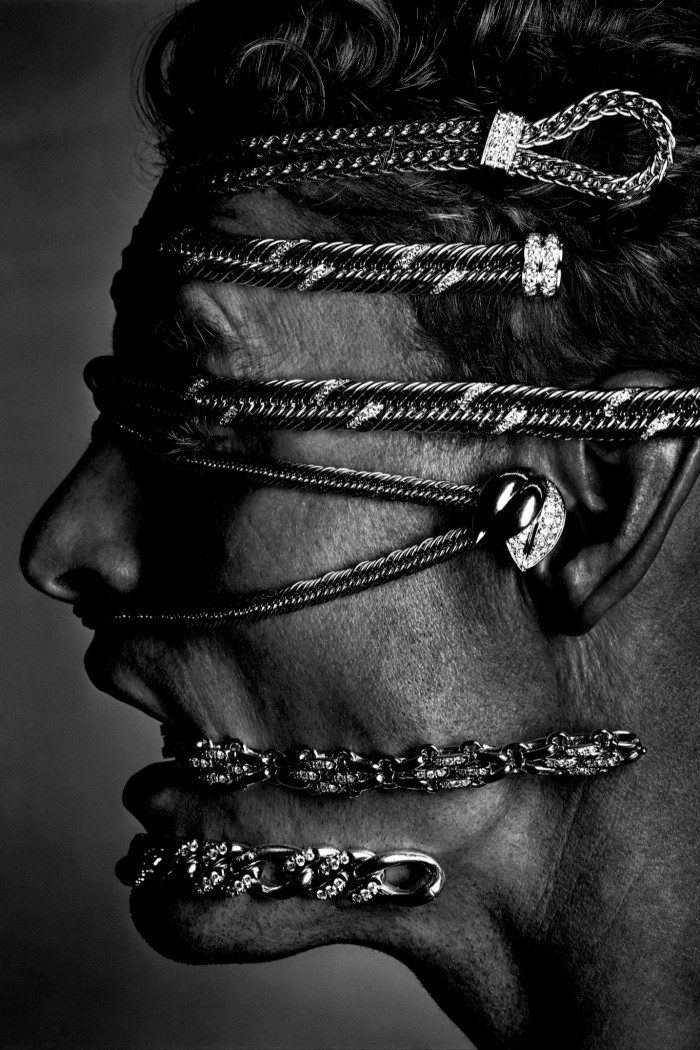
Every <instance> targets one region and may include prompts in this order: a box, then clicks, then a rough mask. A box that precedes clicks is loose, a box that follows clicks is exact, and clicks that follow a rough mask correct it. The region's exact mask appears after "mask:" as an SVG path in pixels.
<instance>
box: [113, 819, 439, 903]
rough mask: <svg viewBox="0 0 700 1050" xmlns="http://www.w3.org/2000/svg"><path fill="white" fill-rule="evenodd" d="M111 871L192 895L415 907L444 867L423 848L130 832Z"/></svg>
mask: <svg viewBox="0 0 700 1050" xmlns="http://www.w3.org/2000/svg"><path fill="white" fill-rule="evenodd" d="M118 873H119V876H120V878H121V879H122V881H123V882H124V883H126V884H127V885H130V886H134V887H142V886H149V885H150V886H153V885H164V884H165V885H170V886H171V887H173V888H175V889H177V890H180V891H185V892H188V893H190V894H191V895H195V896H217V897H240V896H242V895H244V894H250V895H251V896H253V897H263V898H268V899H275V900H288V899H290V898H292V897H300V896H305V897H312V898H314V899H315V900H319V901H334V900H339V899H341V898H342V899H345V900H348V901H349V902H351V903H352V904H365V903H367V902H369V901H371V900H374V899H375V898H379V899H382V898H384V899H389V900H391V901H392V902H393V903H397V904H403V905H409V906H415V905H420V904H426V903H429V902H430V901H431V900H434V899H435V897H437V895H438V894H439V893H440V891H441V889H442V886H443V883H444V873H443V871H442V868H441V867H440V865H439V864H438V863H437V862H436V861H435V860H434V859H433V858H432V857H429V856H428V855H427V854H424V853H416V852H397V853H385V854H375V853H372V852H371V851H370V850H359V849H358V850H353V849H347V850H345V849H336V848H334V847H332V846H309V847H302V848H300V849H299V848H296V847H294V846H286V845H283V846H276V845H270V846H255V847H250V846H246V845H242V844H240V843H236V842H225V841H215V840H204V841H199V840H198V839H191V840H189V841H186V842H183V841H181V840H179V839H170V838H165V837H162V838H158V837H155V836H150V835H137V836H136V838H135V839H134V841H133V842H132V845H131V849H130V851H129V855H128V856H127V857H126V858H125V859H124V860H123V861H121V862H120V865H119V868H118Z"/></svg>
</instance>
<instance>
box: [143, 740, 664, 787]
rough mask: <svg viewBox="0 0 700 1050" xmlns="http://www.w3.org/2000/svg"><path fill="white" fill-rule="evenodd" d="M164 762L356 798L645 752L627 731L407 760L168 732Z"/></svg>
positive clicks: (590, 766) (243, 783) (475, 747)
mask: <svg viewBox="0 0 700 1050" xmlns="http://www.w3.org/2000/svg"><path fill="white" fill-rule="evenodd" d="M163 736H164V747H163V755H164V757H165V758H175V759H177V761H178V762H179V763H180V764H181V765H182V766H184V767H185V768H186V769H188V770H190V771H191V772H192V774H193V775H194V776H195V777H196V778H197V779H198V780H199V781H201V782H202V783H204V784H208V785H212V786H222V787H234V788H245V787H249V786H250V785H252V784H258V783H262V782H263V781H267V782H269V783H271V784H277V785H279V786H280V787H286V788H292V789H295V790H298V791H306V792H307V793H309V794H313V795H346V796H351V797H353V796H356V795H359V794H360V793H361V792H363V791H370V790H377V789H381V790H389V791H391V790H396V789H398V788H403V789H404V790H408V791H449V790H453V789H455V788H466V787H483V786H484V785H485V784H492V783H494V782H495V781H496V780H501V779H502V778H503V777H505V776H510V775H515V774H518V773H529V774H530V775H533V776H552V775H554V776H556V775H562V774H564V775H568V776H597V775H598V774H601V773H607V772H609V771H610V770H612V769H616V768H617V767H618V766H622V765H625V764H627V763H629V762H634V761H635V760H636V759H638V758H640V757H641V756H642V755H643V754H645V752H646V748H644V747H642V744H641V743H640V741H639V738H638V737H637V736H636V735H635V734H634V733H631V732H629V731H627V730H618V731H616V732H614V733H611V732H609V731H608V730H607V729H601V730H600V731H599V732H596V733H579V734H573V735H572V734H567V733H552V734H550V735H549V736H546V737H541V738H539V739H537V740H531V741H526V742H523V741H520V742H517V743H513V744H506V745H505V746H504V747H489V746H487V745H485V744H480V743H479V742H478V741H476V740H468V741H465V742H464V743H463V744H460V745H457V746H452V747H435V746H434V745H432V744H429V745H426V746H424V747H421V748H419V749H418V750H416V751H414V752H412V753H411V754H408V755H405V756H395V755H376V756H371V757H370V756H366V755H359V754H356V753H355V752H354V751H349V750H347V749H345V748H342V749H339V750H336V751H317V750H315V749H314V748H311V747H304V748H299V749H297V750H293V751H278V750H275V749H270V750H267V751H257V750H255V749H254V748H251V747H248V746H247V745H246V744H244V743H243V742H242V741H240V740H233V741H230V742H228V743H213V742H212V741H211V740H197V741H185V740H183V739H182V738H181V737H179V736H177V735H176V734H174V733H173V732H172V731H171V730H169V729H167V728H166V727H163Z"/></svg>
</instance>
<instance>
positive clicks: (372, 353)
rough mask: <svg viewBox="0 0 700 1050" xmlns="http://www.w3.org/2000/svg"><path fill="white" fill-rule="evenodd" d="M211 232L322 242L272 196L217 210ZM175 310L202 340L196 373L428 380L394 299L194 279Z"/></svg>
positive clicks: (412, 326)
mask: <svg viewBox="0 0 700 1050" xmlns="http://www.w3.org/2000/svg"><path fill="white" fill-rule="evenodd" d="M209 228H210V229H213V230H220V231H223V232H226V233H230V234H244V235H246V236H253V237H281V238H295V237H305V236H306V237H309V236H311V237H314V239H320V238H319V236H318V233H316V235H315V236H314V235H313V234H311V232H310V229H309V220H308V217H306V216H305V214H304V212H303V211H302V210H301V209H300V208H298V207H296V206H295V205H294V204H292V203H291V202H290V201H288V200H286V199H285V198H283V197H281V196H280V195H279V194H277V193H276V192H274V191H266V192H262V193H251V194H244V195H241V197H239V198H236V199H234V200H233V202H231V203H227V204H223V205H221V206H220V207H219V208H217V210H216V211H215V212H214V213H213V214H212V215H211V217H210V219H209ZM321 236H323V235H321ZM324 239H328V240H331V239H336V240H337V239H338V238H337V237H332V236H326V237H325V238H324ZM174 310H175V312H176V314H177V315H178V316H179V317H180V318H181V320H182V321H183V322H184V324H185V326H186V327H187V328H188V330H190V331H192V332H197V333H199V338H198V342H199V343H200V345H199V347H198V348H197V349H198V351H199V355H200V366H203V367H205V368H206V369H207V370H209V371H212V372H215V373H217V374H228V375H232V376H236V377H245V376H250V375H252V376H255V377H256V378H285V377H295V378H302V379H307V378H309V379H312V378H318V379H325V378H330V377H334V376H344V377H351V378H356V379H378V378H382V379H396V380H405V379H421V378H427V377H428V375H429V371H430V361H429V356H428V354H427V352H426V350H425V349H423V348H422V347H421V341H420V339H419V333H418V326H417V322H416V320H415V316H414V314H413V311H412V310H411V308H410V305H409V303H408V302H407V301H406V300H402V299H400V298H399V297H398V296H392V295H385V294H384V295H383V294H375V295H369V294H362V293H352V292H306V293H304V292H295V291H282V290H278V289H273V288H251V287H247V286H245V285H239V284H224V283H215V282H206V281H190V282H187V283H185V284H183V285H182V287H181V289H180V290H179V292H178V295H177V297H176V301H175V304H174ZM164 322H165V325H166V327H167V318H166V319H164Z"/></svg>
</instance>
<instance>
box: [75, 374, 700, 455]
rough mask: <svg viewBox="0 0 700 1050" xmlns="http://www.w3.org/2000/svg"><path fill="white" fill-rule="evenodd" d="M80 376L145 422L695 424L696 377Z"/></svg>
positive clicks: (609, 428)
mask: <svg viewBox="0 0 700 1050" xmlns="http://www.w3.org/2000/svg"><path fill="white" fill-rule="evenodd" d="M86 382H87V384H88V386H89V387H90V388H91V390H92V391H93V393H94V395H95V400H96V402H97V405H98V407H99V408H100V409H103V410H105V411H107V412H112V413H115V414H116V415H117V417H118V418H123V419H124V421H125V422H129V421H134V420H138V421H140V423H141V424H142V425H143V427H144V428H145V429H147V430H153V429H154V427H156V428H158V427H159V428H161V429H163V428H167V429H169V430H170V431H171V432H177V429H178V426H183V425H185V424H186V423H187V422H188V421H189V420H192V418H196V419H198V420H201V421H203V422H204V423H206V424H208V425H210V426H215V427H224V428H225V427H233V426H240V425H249V424H252V425H254V426H256V427H258V428H265V429H289V430H317V429H329V430H338V429H340V430H354V431H358V432H360V431H374V430H381V431H384V430H404V431H416V432H420V433H433V432H451V433H460V434H492V435H498V434H513V435H527V436H534V437H543V438H589V439H591V440H596V441H629V440H646V439H648V438H651V437H654V436H657V437H677V436H680V435H682V434H687V433H693V432H695V431H697V430H698V429H700V387H680V388H679V387H671V388H658V389H647V388H637V387H624V388H622V389H618V390H585V389H584V390H569V389H559V388H556V387H529V386H521V385H515V384H510V385H501V384H496V383H439V382H437V383H436V382H433V383H423V382H419V383H399V382H376V381H364V382H357V381H355V380H352V379H321V380H306V379H271V380H267V381H262V382H251V381H238V380H233V379H227V378H218V377H204V376H197V377H195V378H193V379H192V378H187V379H183V380H182V381H180V382H178V381H177V380H175V379H173V381H172V382H171V383H169V384H167V385H166V384H162V383H160V382H157V381H155V380H153V379H151V378H150V377H147V376H143V375H141V374H138V373H133V374H131V373H129V372H127V371H126V370H124V369H121V368H120V367H119V366H117V364H116V362H114V361H113V360H112V359H111V358H96V359H95V360H94V361H92V362H90V364H89V365H88V367H87V369H86Z"/></svg>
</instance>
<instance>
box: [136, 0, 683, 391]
mask: <svg viewBox="0 0 700 1050" xmlns="http://www.w3.org/2000/svg"><path fill="white" fill-rule="evenodd" d="M699 56H700V8H698V5H697V4H696V2H695V0H687V2H684V3H672V2H665V0H618V2H616V3H608V2H606V0H461V2H460V0H411V2H403V0H402V2H399V0H258V2H257V3H256V4H254V5H251V13H246V12H243V13H242V11H241V5H240V4H238V3H233V2H227V0H198V2H196V3H192V4H190V5H188V6H187V7H185V8H183V9H182V10H181V11H179V12H178V13H177V14H176V15H175V16H174V17H172V18H171V19H170V21H169V22H168V23H167V24H166V25H165V26H164V28H162V29H161V30H160V32H159V33H158V34H157V36H156V37H155V39H154V40H153V41H152V43H151V46H150V50H149V51H148V54H147V56H146V58H145V61H144V63H143V68H142V77H141V100H142V105H143V109H144V110H145V113H146V115H147V117H148V119H149V121H150V124H151V127H152V129H153V130H154V132H155V135H156V138H157V142H158V148H159V151H160V155H161V157H162V158H163V161H164V163H166V164H170V163H181V162H182V161H186V160H190V159H192V158H193V157H196V156H201V155H204V154H211V153H216V152H217V151H224V150H226V149H227V148H228V147H229V146H230V144H231V143H232V142H233V141H234V140H235V139H237V138H239V137H241V136H246V135H253V134H256V135H257V134H261V133H263V132H267V131H279V130H282V129H284V130H288V129H289V128H290V126H292V127H295V128H308V127H322V126H333V125H337V124H352V123H354V124H356V123H366V122H379V121H386V120H391V121H395V120H412V119H419V118H420V119H434V118H436V117H441V116H450V117H452V116H458V115H464V114H477V113H483V114H485V115H491V114H493V112H494V110H495V109H496V108H501V109H512V110H515V111H517V112H521V113H524V114H525V115H526V116H527V117H529V118H530V119H537V118H539V117H542V116H546V115H549V114H550V113H553V112H555V111H556V110H558V109H562V108H564V107H565V106H567V105H569V104H570V103H571V102H573V101H575V100H577V99H579V98H581V97H583V96H585V95H587V94H589V93H591V92H593V91H598V90H603V89H607V88H620V89H626V90H634V91H637V92H640V93H641V94H643V95H647V96H649V97H651V98H655V99H656V100H657V101H658V102H659V103H660V104H661V106H662V107H663V109H664V110H665V112H666V113H667V114H668V115H669V117H670V118H671V120H672V122H673V126H674V132H675V134H676V138H677V142H678V146H677V151H676V163H675V165H674V167H673V169H672V170H671V173H670V175H669V176H668V177H667V178H666V180H665V181H664V182H663V183H662V185H661V186H659V187H657V188H656V189H655V190H654V191H653V194H652V196H651V198H650V200H648V201H646V202H643V203H638V204H636V205H633V206H630V205H620V204H610V203H607V202H605V201H598V200H592V199H589V198H580V197H576V196H575V194H573V193H571V192H568V191H565V190H562V189H558V188H557V187H553V186H544V185H533V184H532V183H526V182H525V181H524V180H520V179H511V178H509V177H508V176H507V175H501V174H500V173H498V174H494V173H492V172H487V173H483V172H469V173H454V174H443V173H436V174H433V175H429V176H426V175H415V174H414V175H410V174H404V175H398V174H397V175H386V176H383V177H381V178H367V179H362V180H351V179H347V180H332V181H327V182H325V183H324V182H320V183H311V182H309V183H305V184H298V185H297V186H294V187H292V188H289V187H287V188H284V189H282V190H280V191H279V192H281V193H283V194H284V195H285V196H287V197H289V198H291V199H293V200H294V201H295V202H296V203H297V204H300V205H301V206H303V208H304V209H305V212H306V214H307V216H308V224H309V235H310V236H316V237H318V236H323V237H328V236H331V237H334V238H344V239H352V240H363V241H366V240H399V241H412V240H448V241H451V240H477V241H482V240H483V241H495V240H510V239H515V238H519V237H522V235H523V233H524V232H526V231H531V230H555V231H557V232H558V233H559V234H560V235H561V237H562V239H563V240H564V242H565V245H566V262H565V276H564V281H563V287H562V292H561V294H560V296H559V297H558V298H557V299H556V301H551V302H546V303H543V302H535V303H532V302H524V301H523V300H521V299H520V298H519V297H514V298H507V297H493V298H490V297H487V296H465V295H460V294H449V293H448V294H446V295H444V296H441V297H429V296H416V297H414V298H413V299H412V302H413V306H414V309H415V313H416V316H417V319H418V321H419V323H420V326H421V329H422V331H423V332H424V333H425V336H426V339H427V341H428V343H429V345H430V346H431V347H434V348H436V350H438V351H439V352H437V353H436V355H435V371H436V374H438V375H444V376H450V377H451V378H455V379H461V378H474V379H484V380H496V381H506V382H507V381H514V382H526V383H556V384H560V385H572V384H588V383H594V382H596V381H600V380H601V379H604V378H605V377H606V376H608V375H610V374H613V373H615V372H617V371H619V370H622V369H629V368H635V369H636V368H650V369H654V370H658V371H661V372H664V373H665V374H667V375H669V376H671V377H672V378H674V379H675V380H676V381H677V382H680V383H682V384H697V383H699V382H700V353H699V350H700V311H699V309H698V301H699V299H698V279H699V276H700V268H699V266H698V258H699V255H698V247H699V244H700V241H699V228H698V198H699V191H700V179H699V171H700V147H699V146H698V129H699V128H700V92H699V90H698V72H699V68H700V67H699V64H698V58H699ZM553 148H554V149H555V150H556V151H557V152H560V153H561V154H562V155H564V156H570V157H572V158H573V159H577V160H580V161H581V162H582V163H585V164H589V165H591V166H593V167H596V168H598V169H600V170H603V171H608V172H620V171H629V170H634V169H636V168H638V167H640V166H642V165H643V164H644V162H645V160H646V153H647V144H646V141H645V137H644V134H643V133H642V132H641V131H640V130H639V127H638V125H637V124H636V123H635V122H633V121H625V120H622V119H621V118H614V119H610V120H604V121H601V122H599V123H598V124H596V125H594V126H592V127H589V128H588V129H586V131H585V132H582V133H579V134H578V135H576V136H575V137H574V138H573V139H572V140H570V141H569V142H567V143H565V144H561V143H559V144H557V145H556V147H553Z"/></svg>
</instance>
